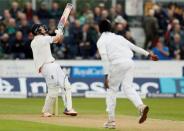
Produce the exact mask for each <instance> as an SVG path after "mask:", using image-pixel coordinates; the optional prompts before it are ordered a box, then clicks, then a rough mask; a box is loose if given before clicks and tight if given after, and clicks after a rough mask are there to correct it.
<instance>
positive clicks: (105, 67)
mask: <svg viewBox="0 0 184 131" xmlns="http://www.w3.org/2000/svg"><path fill="white" fill-rule="evenodd" d="M97 47H98V52H99V54H100V57H101V61H102V64H103V70H104V75H105V80H104V87H105V89H107V88H109V85H108V83H109V81H108V74H109V66H110V64H109V59H108V56H107V51H106V47H105V44H104V43H101V44H97Z"/></svg>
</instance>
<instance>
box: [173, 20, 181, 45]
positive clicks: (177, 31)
mask: <svg viewBox="0 0 184 131" xmlns="http://www.w3.org/2000/svg"><path fill="white" fill-rule="evenodd" d="M175 34H179V35H180V38H181V42H182V43H184V31H183V30H181V26H180V24H179V23H178V24H176V25H175V26H174V29H173V31H171V33H170V41H171V42H172V41H173V38H174V35H175Z"/></svg>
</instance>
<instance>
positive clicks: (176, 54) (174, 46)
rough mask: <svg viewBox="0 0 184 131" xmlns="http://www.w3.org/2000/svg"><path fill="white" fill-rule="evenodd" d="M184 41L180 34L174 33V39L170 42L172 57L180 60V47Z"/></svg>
mask: <svg viewBox="0 0 184 131" xmlns="http://www.w3.org/2000/svg"><path fill="white" fill-rule="evenodd" d="M183 44H184V43H182V41H181V37H180V35H179V34H175V35H174V41H173V43H171V44H170V52H171V57H173V58H175V59H177V60H179V59H180V49H181V47H182V46H183Z"/></svg>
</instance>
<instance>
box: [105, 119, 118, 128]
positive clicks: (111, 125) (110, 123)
mask: <svg viewBox="0 0 184 131" xmlns="http://www.w3.org/2000/svg"><path fill="white" fill-rule="evenodd" d="M104 128H109V129H115V128H116V123H115V121H107V122H106V123H104Z"/></svg>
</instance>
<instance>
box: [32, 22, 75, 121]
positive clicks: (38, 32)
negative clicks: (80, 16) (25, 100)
mask: <svg viewBox="0 0 184 131" xmlns="http://www.w3.org/2000/svg"><path fill="white" fill-rule="evenodd" d="M32 33H33V35H34V39H33V40H32V42H31V48H32V52H33V59H34V63H35V66H36V70H37V71H38V72H39V73H41V74H42V75H43V77H44V78H45V81H46V84H47V87H48V93H47V95H46V98H45V104H44V106H43V109H42V114H43V116H44V117H51V116H52V115H53V106H54V103H55V101H56V97H58V94H59V88H61V90H62V91H63V92H64V94H65V100H66V101H65V102H64V103H65V106H66V107H65V110H64V114H66V115H71V116H76V115H77V112H76V111H75V110H74V109H73V108H72V96H71V85H70V83H69V81H68V77H67V75H66V74H65V73H64V72H63V70H62V69H61V68H60V65H59V64H57V63H56V62H55V59H54V57H53V56H52V54H51V49H50V44H52V43H55V44H59V43H60V42H61V41H62V39H63V32H62V30H56V31H55V33H56V35H55V36H49V35H48V28H47V27H46V26H45V25H43V24H34V25H33V26H32Z"/></svg>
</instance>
